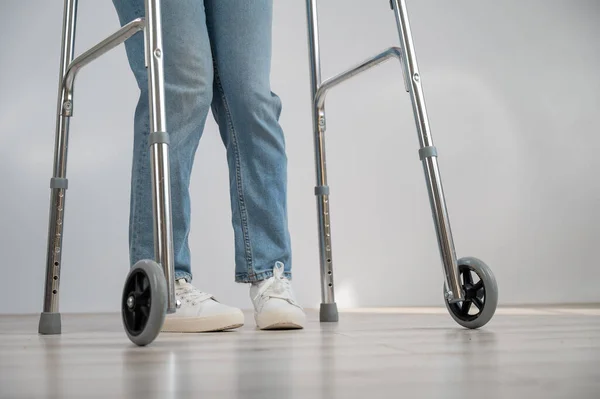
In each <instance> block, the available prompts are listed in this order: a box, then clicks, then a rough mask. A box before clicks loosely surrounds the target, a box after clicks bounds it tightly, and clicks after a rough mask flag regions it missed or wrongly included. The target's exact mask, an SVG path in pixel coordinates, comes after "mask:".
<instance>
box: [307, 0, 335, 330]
mask: <svg viewBox="0 0 600 399" xmlns="http://www.w3.org/2000/svg"><path fill="white" fill-rule="evenodd" d="M306 8H307V16H308V36H309V40H308V42H309V49H310V50H309V51H310V71H311V89H312V90H311V100H312V101H311V104H313V131H314V143H315V164H316V180H317V186H316V187H315V195H316V197H317V212H318V221H319V256H320V264H321V300H322V302H321V311H320V321H321V322H337V321H338V318H339V316H338V310H337V305H336V303H335V292H334V287H333V259H332V250H331V222H330V220H331V215H330V212H329V187H328V185H327V165H326V161H325V137H324V133H325V110H324V108H318V107H317V106H316V105H315V102H314V100H315V96H316V93H317V90H318V89H319V86H320V85H321V65H320V54H319V32H318V29H319V28H318V19H317V1H316V0H306Z"/></svg>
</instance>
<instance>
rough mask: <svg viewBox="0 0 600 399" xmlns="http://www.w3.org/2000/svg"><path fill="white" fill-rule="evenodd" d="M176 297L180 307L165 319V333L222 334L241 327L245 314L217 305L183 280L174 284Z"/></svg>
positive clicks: (209, 297) (213, 300)
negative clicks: (224, 331)
mask: <svg viewBox="0 0 600 399" xmlns="http://www.w3.org/2000/svg"><path fill="white" fill-rule="evenodd" d="M175 297H176V298H177V300H179V301H180V302H181V307H180V308H179V309H177V312H175V313H174V314H168V315H167V316H166V317H165V322H164V324H163V327H162V331H164V332H181V333H183V332H209V331H223V330H231V329H234V328H238V327H241V326H243V325H244V314H243V313H242V311H241V310H240V309H237V308H234V307H231V306H227V305H223V304H221V303H219V302H217V300H216V299H214V298H213V296H212V295H210V294H207V293H205V292H202V291H200V290H199V289H198V288H196V287H194V286H193V285H191V284H190V283H188V282H187V281H186V280H185V279H180V280H177V281H176V282H175Z"/></svg>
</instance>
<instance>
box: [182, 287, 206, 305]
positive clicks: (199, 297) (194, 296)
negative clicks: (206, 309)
mask: <svg viewBox="0 0 600 399" xmlns="http://www.w3.org/2000/svg"><path fill="white" fill-rule="evenodd" d="M176 293H177V295H178V296H179V297H180V298H179V300H180V301H182V302H183V301H184V300H185V301H186V302H187V303H190V302H191V303H192V305H196V304H197V303H198V302H202V301H205V300H207V299H209V298H210V297H211V296H210V295H209V294H207V293H206V292H202V291H200V290H199V289H198V288H196V287H193V286H191V285H188V286H187V287H186V286H183V287H177V289H176ZM184 298H185V299H184Z"/></svg>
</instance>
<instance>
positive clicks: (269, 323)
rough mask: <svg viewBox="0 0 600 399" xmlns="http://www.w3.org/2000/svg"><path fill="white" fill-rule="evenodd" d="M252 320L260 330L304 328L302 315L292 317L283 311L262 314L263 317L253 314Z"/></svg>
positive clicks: (304, 320)
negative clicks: (281, 312) (282, 312)
mask: <svg viewBox="0 0 600 399" xmlns="http://www.w3.org/2000/svg"><path fill="white" fill-rule="evenodd" d="M265 316H266V317H265ZM254 320H255V321H256V326H257V327H258V328H259V329H260V330H300V329H303V328H304V323H305V322H306V319H305V318H304V317H294V316H291V315H289V314H285V313H284V314H270V315H263V317H257V315H256V314H255V315H254Z"/></svg>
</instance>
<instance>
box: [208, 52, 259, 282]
mask: <svg viewBox="0 0 600 399" xmlns="http://www.w3.org/2000/svg"><path fill="white" fill-rule="evenodd" d="M214 80H215V83H216V86H217V88H218V90H219V94H220V95H221V100H222V101H223V108H224V109H225V119H226V120H227V128H228V129H229V133H230V134H231V138H232V144H233V153H234V158H235V180H236V189H237V199H238V206H239V209H240V219H241V222H242V223H241V224H242V234H243V237H244V250H245V252H246V262H247V265H246V270H247V272H248V274H250V275H254V274H255V273H254V271H253V270H252V264H253V256H252V246H251V245H250V232H249V229H248V212H247V209H246V200H245V198H244V189H243V182H242V173H241V161H240V152H239V146H238V138H237V134H236V131H235V127H234V125H233V118H232V117H231V112H230V111H229V104H228V103H227V98H226V96H225V91H224V90H223V86H222V84H221V79H220V77H219V72H218V67H217V63H216V62H214Z"/></svg>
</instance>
